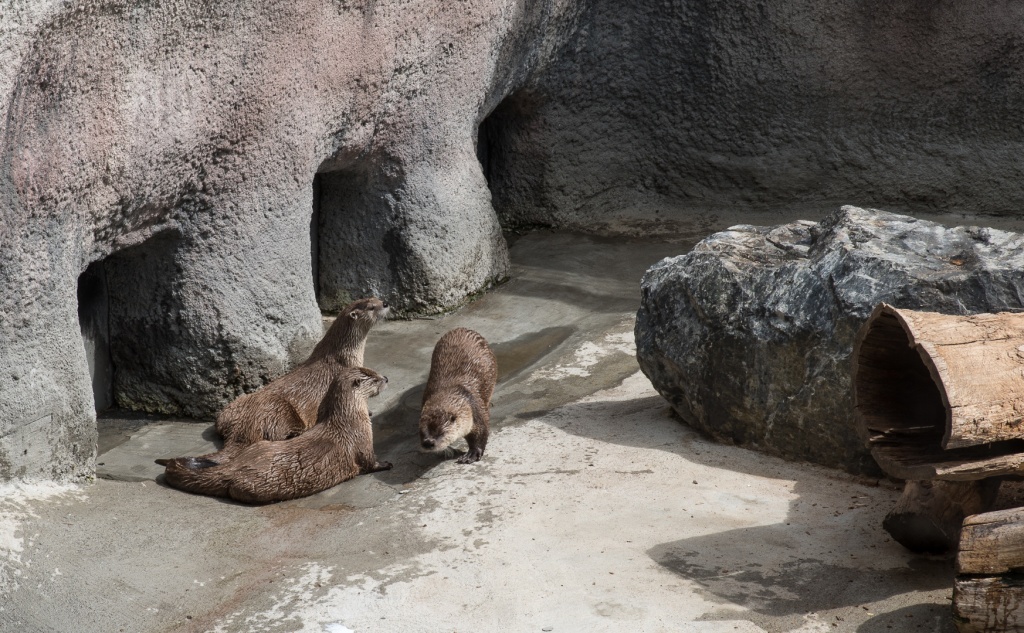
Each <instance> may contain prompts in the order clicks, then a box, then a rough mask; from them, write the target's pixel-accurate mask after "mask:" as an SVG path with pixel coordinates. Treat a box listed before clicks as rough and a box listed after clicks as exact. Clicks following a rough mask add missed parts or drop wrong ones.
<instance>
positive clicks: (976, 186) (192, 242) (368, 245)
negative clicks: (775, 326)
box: [0, 0, 1024, 479]
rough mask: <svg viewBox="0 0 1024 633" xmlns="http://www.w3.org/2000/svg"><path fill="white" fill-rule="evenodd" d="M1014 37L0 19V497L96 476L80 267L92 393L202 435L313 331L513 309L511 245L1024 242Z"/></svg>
mask: <svg viewBox="0 0 1024 633" xmlns="http://www.w3.org/2000/svg"><path fill="white" fill-rule="evenodd" d="M1021 33H1024V7H1021V6H1019V5H1017V4H1016V3H1013V2H1010V1H1009V0H1003V1H1001V2H993V1H989V2H982V3H974V4H970V5H968V4H965V3H921V2H918V1H916V0H915V1H911V0H902V1H897V2H882V1H881V0H873V1H870V2H850V3H838V4H837V3H813V2H808V1H807V0H782V1H780V2H775V3H767V2H743V3H709V2H663V3H656V4H655V3H622V2H612V1H611V0H467V1H466V2H458V3H456V2H439V1H436V0H434V1H431V0H296V1H290V2H283V1H276V2H275V1H272V0H241V1H230V2H229V1H226V0H171V1H168V2H143V1H142V0H84V1H76V2H71V1H66V0H65V1H61V0H0V112H2V113H3V115H4V118H3V119H2V120H3V123H2V124H0V125H2V128H0V131H2V138H0V288H2V290H3V292H0V479H6V478H12V477H18V478H34V477H47V478H59V479H60V478H75V477H79V476H84V475H88V474H89V473H91V472H92V470H93V468H92V458H91V455H92V453H93V450H94V449H93V447H94V445H95V429H94V426H95V422H94V416H93V412H92V411H93V406H94V401H93V392H94V389H93V385H91V384H90V377H89V374H88V367H89V366H90V362H92V366H93V367H98V366H102V363H100V364H97V363H96V362H93V361H90V358H91V357H90V356H87V353H86V351H83V343H82V334H81V326H80V324H79V315H78V310H77V307H76V301H75V298H76V284H77V281H78V278H79V275H80V274H81V273H82V272H83V271H85V270H86V269H87V268H88V267H89V266H90V265H92V266H99V267H101V268H102V270H103V273H102V275H103V277H104V278H105V279H106V282H107V286H106V296H107V301H108V303H109V306H108V307H107V310H106V312H107V322H108V329H107V331H106V332H103V331H100V330H101V329H102V328H100V330H96V329H95V328H93V329H90V330H89V332H87V335H88V336H92V337H93V340H95V341H107V342H109V356H110V359H111V362H112V367H113V374H112V383H113V384H112V385H110V386H109V387H108V386H104V385H98V386H97V393H98V392H99V391H104V390H106V389H108V388H109V389H110V391H111V393H112V395H113V398H114V399H115V401H116V402H117V403H118V404H119V405H121V406H125V407H131V408H137V409H144V410H148V411H161V412H172V413H180V414H187V415H196V416H209V415H211V414H212V413H213V412H214V411H216V410H217V409H218V408H219V407H220V406H221V405H223V403H225V402H227V401H228V400H230V399H231V398H232V397H234V396H236V395H237V394H239V393H241V392H243V391H247V390H251V389H254V388H256V387H257V386H259V385H260V384H263V383H264V382H265V381H266V380H268V379H270V378H273V377H274V376H276V375H278V374H280V373H281V372H282V371H284V370H285V369H286V368H287V367H288V366H289V365H290V364H291V363H292V362H294V361H295V360H296V359H298V358H301V357H302V356H303V355H304V354H305V352H306V351H307V350H308V349H309V348H310V346H311V345H312V343H313V342H314V341H315V339H316V338H317V337H318V336H319V334H320V331H321V330H320V321H319V318H318V316H319V315H318V310H317V308H318V307H320V308H323V309H326V310H335V309H337V308H338V307H340V306H341V305H342V304H344V303H345V301H346V300H347V299H349V298H352V297H355V296H361V295H366V294H378V295H381V296H383V297H385V298H386V299H387V300H388V301H389V302H390V303H392V304H393V305H395V306H396V309H397V311H398V312H401V313H405V314H413V313H430V312H437V311H440V310H445V309H450V308H452V307H454V306H456V305H458V304H460V303H461V302H463V301H464V300H465V299H466V297H467V296H470V295H472V294H473V293H475V292H477V291H479V290H481V289H484V288H487V287H488V286H489V285H491V284H493V283H494V282H495V281H497V280H500V279H502V278H504V277H505V276H506V275H507V274H508V259H507V253H506V246H505V243H504V241H503V240H502V236H501V230H500V228H501V226H500V224H504V225H505V227H506V228H509V227H524V226H535V225H544V226H558V227H565V228H575V229H585V230H588V231H627V232H630V231H632V232H637V231H643V232H649V231H654V230H659V231H677V232H678V231H688V232H691V233H692V232H696V231H705V232H706V228H707V227H709V226H712V225H715V223H716V222H717V221H718V220H717V219H716V218H719V217H721V214H723V213H725V212H726V211H728V212H735V211H737V210H740V211H747V210H765V209H769V210H771V209H774V210H778V209H780V208H785V209H790V210H792V209H798V210H799V209H802V208H807V209H821V208H831V206H837V205H838V204H840V203H847V202H858V203H861V204H871V205H886V206H890V207H894V208H897V209H914V210H920V209H925V210H928V209H934V210H944V211H949V210H955V211H956V212H959V213H968V214H971V213H1016V210H1017V209H1018V208H1019V207H1020V204H1021V202H1022V201H1024V196H1022V195H1021V193H1022V192H1021V183H1024V178H1022V175H1024V174H1022V171H1024V167H1022V166H1021V162H1020V161H1019V160H1018V157H1019V155H1020V154H1021V149H1022V148H1021V140H1020V139H1021V138H1022V131H1024V125H1022V117H1024V107H1021V106H1022V105H1024V90H1022V81H1024V72H1022V70H1024V56H1022V54H1021V52H1020V50H1019V47H1018V46H1017V42H1018V40H1019V37H1020V34H1021ZM833 201H834V203H835V204H833ZM830 205H831V206H830ZM318 301H319V306H318V304H317V302H318ZM97 310H98V311H97V312H95V313H92V316H90V317H89V318H83V319H82V320H83V321H90V323H94V324H98V325H102V322H103V320H102V319H101V318H99V317H98V316H97V315H98V314H100V313H102V311H103V310H102V306H99V307H97ZM88 353H89V354H99V353H104V351H103V350H102V349H101V348H100V346H97V345H90V347H89V352H88ZM93 360H95V359H93ZM29 446H30V447H31V450H29V449H28V448H25V447H29ZM32 455H35V456H36V457H31V456H32Z"/></svg>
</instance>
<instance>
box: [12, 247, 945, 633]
mask: <svg viewBox="0 0 1024 633" xmlns="http://www.w3.org/2000/svg"><path fill="white" fill-rule="evenodd" d="M691 243H692V242H680V241H677V242H674V243H673V242H671V241H655V240H641V239H636V240H623V239H617V240H604V239H599V238H592V237H581V236H574V235H565V234H554V233H534V234H531V235H528V236H525V237H522V238H521V239H519V240H518V241H517V242H516V243H515V244H514V245H513V248H512V256H513V261H514V264H515V274H514V277H513V280H512V281H510V282H508V283H507V284H505V285H504V286H502V287H500V288H498V289H496V290H495V291H493V292H490V293H488V294H487V295H486V296H484V297H483V298H481V299H479V300H478V301H476V302H474V303H473V304H471V305H469V306H467V307H465V308H464V309H462V310H461V311H459V312H458V313H456V314H454V315H450V316H447V317H444V318H440V319H435V320H417V321H411V322H409V321H407V322H401V321H393V322H388V323H386V324H383V325H381V326H378V327H377V328H376V329H375V330H374V331H373V332H372V333H371V335H370V341H369V345H368V348H367V353H366V359H367V364H368V365H369V366H370V367H373V368H375V369H377V370H378V371H381V372H382V373H384V374H386V375H388V376H389V378H390V387H389V389H388V390H387V391H385V392H384V393H383V394H382V395H381V396H379V397H378V398H376V399H375V400H373V401H371V409H372V410H373V411H375V412H377V413H378V415H377V416H375V421H376V431H375V432H376V436H375V439H376V445H377V454H378V457H379V458H381V459H385V460H390V461H392V462H394V464H395V468H394V470H392V471H389V472H384V473H378V474H374V475H369V476H362V477H358V478H356V479H354V480H351V481H349V482H346V483H344V484H342V485H340V486H337V487H336V488H333V489H331V490H328V491H326V492H324V493H321V494H319V495H315V496H313V497H309V498H306V499H300V500H295V501H291V502H285V503H281V504H276V505H269V506H263V507H248V506H243V505H239V504H234V503H229V502H225V501H222V500H218V499H211V498H205V497H198V496H192V495H188V494H185V493H182V492H179V491H176V490H173V489H170V488H167V487H165V486H163V485H161V484H160V483H159V482H158V481H155V480H154V478H155V477H156V476H157V475H158V474H159V473H160V472H162V469H161V468H159V467H157V466H156V465H155V464H153V461H152V460H153V459H154V458H157V457H167V456H173V455H181V454H196V453H200V452H204V451H208V450H210V449H211V448H213V446H214V444H213V440H214V434H213V433H212V430H211V427H210V424H209V423H208V422H190V421H173V420H153V419H149V418H145V417H142V416H136V417H128V416H124V417H117V416H107V417H106V418H105V419H104V420H102V421H101V443H100V453H101V454H100V457H99V459H98V461H99V462H100V463H101V466H100V467H99V468H100V471H99V477H100V478H99V479H97V481H96V482H95V483H94V484H92V485H87V486H78V487H75V486H56V485H11V484H8V485H6V486H5V487H2V488H0V631H4V632H7V631H19V632H33V633H34V632H43V631H60V632H66V631H75V632H81V633H89V632H98V633H99V632H102V633H109V632H121V631H125V632H180V633H198V632H201V631H217V632H225V633H226V632H234V631H240V632H241V631H246V632H248V631H267V632H271V631H275V632H276V631H303V632H315V633H343V632H346V631H358V632H359V633H370V632H375V631H396V632H398V631H401V632H416V631H424V632H426V631H431V632H433V631H462V632H477V631H502V632H504V631H556V632H559V631H700V632H708V633H718V632H739V633H746V632H752V631H762V630H764V631H772V632H774V631H860V632H864V633H875V632H889V631H929V632H934V631H940V632H948V631H953V630H954V629H953V627H952V624H951V621H950V597H951V587H952V577H953V571H952V565H951V563H950V561H948V560H943V559H932V558H925V557H919V556H915V555H912V554H910V553H908V552H906V551H904V550H903V549H902V548H901V547H900V546H898V545H896V544H895V543H893V542H891V541H890V540H889V539H888V538H887V537H886V535H885V533H884V532H883V531H882V529H881V521H882V517H883V516H884V514H885V513H886V512H887V511H888V510H889V508H890V507H891V506H892V504H893V503H894V501H895V499H896V496H897V492H896V488H895V487H894V486H893V485H892V484H890V483H887V482H877V481H864V480H856V479H854V478H852V477H849V476H846V475H844V474H842V473H838V472H835V471H830V470H826V469H822V468H818V467H814V466H809V465H803V464H794V463H787V462H783V461H780V460H777V459H774V458H769V457H765V456H762V455H759V454H757V453H753V452H750V451H747V450H743V449H739V448H736V447H730V446H721V445H717V444H714V443H711V442H709V441H707V440H705V439H703V438H702V437H700V436H699V435H698V434H696V433H695V432H693V431H691V430H689V429H688V428H687V427H685V426H683V425H682V424H681V423H679V422H678V421H676V420H675V419H673V418H672V417H671V416H670V414H669V408H668V407H667V405H666V404H665V402H664V401H663V400H662V399H661V398H659V397H658V396H657V394H656V393H655V392H654V391H653V389H652V388H651V386H650V384H649V383H648V382H647V380H646V379H645V378H644V377H643V375H642V374H640V373H638V370H637V365H636V360H635V358H634V355H633V343H632V340H633V334H632V328H633V318H634V314H635V311H636V308H637V305H638V294H639V279H640V277H641V275H642V274H643V271H644V270H645V269H646V268H647V267H648V266H649V265H651V264H653V263H654V262H655V261H657V260H658V259H660V258H661V257H663V256H667V255H676V254H679V253H681V252H684V251H685V250H686V249H687V248H688V247H689V245H690V244H691ZM456 326H467V327H471V328H474V329H477V330H479V331H480V332H481V333H483V334H484V335H485V336H487V337H488V339H489V340H491V341H492V343H493V344H494V347H495V350H496V352H497V355H498V359H499V365H500V366H501V370H502V382H500V383H499V386H498V389H497V392H496V395H495V404H494V410H493V414H492V416H493V417H492V419H493V422H492V434H491V440H490V444H489V445H488V447H487V453H486V454H485V456H484V459H483V461H481V462H480V463H478V464H474V465H468V466H463V465H458V464H456V463H454V460H450V459H449V460H444V459H440V458H437V457H434V456H430V455H424V454H421V453H419V452H418V451H417V449H416V441H415V428H416V419H417V408H418V405H419V398H420V393H421V390H422V386H423V383H424V382H425V378H426V373H427V370H428V366H429V356H430V352H431V349H432V347H433V344H434V342H435V341H436V340H437V338H438V337H439V336H440V334H442V333H443V332H445V331H447V330H448V329H450V328H452V327H456Z"/></svg>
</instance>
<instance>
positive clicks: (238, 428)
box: [216, 297, 388, 448]
mask: <svg viewBox="0 0 1024 633" xmlns="http://www.w3.org/2000/svg"><path fill="white" fill-rule="evenodd" d="M387 312H388V305H387V304H386V303H384V302H383V301H381V300H380V299H377V298H376V297H371V298H368V299H359V300H357V301H354V302H352V303H350V304H349V305H347V306H345V308H344V309H343V310H342V311H341V312H340V313H339V314H338V318H337V319H335V321H334V323H333V324H331V327H330V328H329V329H328V330H327V333H326V334H324V337H323V339H321V340H320V342H319V343H318V344H317V346H316V347H315V348H313V352H312V353H311V354H310V355H309V358H308V359H306V360H305V361H304V362H303V363H302V364H300V365H299V366H297V367H296V368H295V369H293V370H292V371H291V372H289V373H287V374H285V375H284V376H281V377H280V378H278V379H277V380H274V381H273V382H271V383H270V384H268V385H266V386H264V387H262V388H261V389H259V390H257V391H255V392H253V393H247V394H244V395H242V396H239V397H238V398H236V399H235V400H234V401H233V402H232V403H231V404H229V405H228V406H226V407H224V409H223V410H222V411H221V412H220V415H218V416H217V424H216V428H217V432H218V433H220V434H221V437H223V438H224V445H225V447H226V448H227V447H230V446H233V445H240V446H245V445H248V444H252V443H253V442H258V441H260V440H284V439H288V438H290V437H295V436H297V435H300V434H301V433H303V432H304V431H305V430H306V429H308V428H310V427H312V426H313V424H315V423H316V420H317V408H318V407H319V406H320V401H321V400H323V398H324V395H325V394H326V393H327V388H328V387H330V385H331V382H332V381H333V380H334V378H335V377H336V376H337V375H338V374H339V372H340V371H341V370H342V369H344V368H346V367H361V366H362V365H363V351H364V350H365V348H366V335H367V334H368V333H369V331H370V328H371V327H373V325H374V324H376V323H377V322H378V321H380V320H382V319H384V318H385V317H386V316H387Z"/></svg>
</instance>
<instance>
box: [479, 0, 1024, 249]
mask: <svg viewBox="0 0 1024 633" xmlns="http://www.w3.org/2000/svg"><path fill="white" fill-rule="evenodd" d="M1022 38H1024V5H1021V4H1019V3H1015V2H1012V1H1011V0H985V1H982V2H973V3H965V2H921V1H919V0H894V1H889V0H856V1H844V2H825V3H823V2H813V1H811V0H780V1H777V2H767V1H750V2H708V1H706V0H670V1H666V2H625V3H624V2H617V1H614V0H592V1H590V2H588V3H587V10H586V13H585V15H584V17H583V18H582V20H581V28H580V30H579V31H578V32H577V35H576V36H575V37H574V39H573V40H572V41H571V42H570V44H569V45H568V46H567V47H566V52H565V54H564V55H563V56H561V57H560V58H559V59H558V61H557V63H556V64H555V65H554V66H552V67H551V68H550V69H549V70H548V71H546V72H545V73H543V74H539V75H537V76H536V77H535V78H534V80H533V81H531V82H530V83H528V84H527V85H526V86H525V88H524V90H522V91H520V92H518V93H517V94H516V95H513V98H512V99H510V100H509V102H508V103H507V104H506V105H505V106H504V107H503V108H501V109H499V110H498V111H497V112H496V113H495V115H494V120H493V121H490V122H489V123H491V128H492V137H493V142H492V146H493V147H494V148H495V151H493V152H492V154H493V156H494V158H493V159H492V161H491V173H492V174H493V178H492V190H493V192H494V198H495V206H496V208H497V209H498V211H499V214H500V215H501V217H502V221H503V222H505V223H506V224H509V225H522V226H527V227H528V226H536V225H545V226H550V225H555V226H564V227H572V228H577V229H584V230H591V231H593V230H602V231H610V232H615V231H623V230H625V231H633V232H636V231H643V232H649V231H652V230H671V231H678V230H692V229H694V228H696V229H698V230H701V231H703V234H705V235H706V234H707V233H708V232H709V231H707V230H706V228H705V227H706V226H707V225H714V224H717V225H718V226H719V227H721V226H722V224H721V223H720V222H718V221H716V217H717V218H722V217H724V216H729V215H735V213H736V212H737V211H742V210H748V211H757V212H765V211H778V210H780V209H784V210H786V211H796V212H799V213H801V214H804V215H806V216H810V219H820V218H821V214H822V212H823V210H824V211H828V210H831V209H835V208H838V207H839V206H841V205H843V204H858V205H861V206H874V207H877V208H885V209H889V210H892V211H899V212H922V211H923V212H931V211H941V212H951V213H955V214H959V215H966V216H968V217H970V216H972V215H973V216H977V215H987V214H1011V215H1014V214H1018V213H1019V212H1020V209H1021V208H1022V206H1024V189H1022V183H1024V178H1022V176H1024V163H1022V162H1021V161H1020V160H1018V156H1019V155H1020V153H1021V151H1022V149H1024V146H1022V140H1024V47H1022V46H1021V42H1022ZM760 215H761V216H762V217H761V218H760V219H759V218H756V217H753V218H749V217H748V218H747V219H746V221H751V222H758V223H765V224H770V223H774V222H776V221H778V220H777V219H775V218H772V217H770V216H771V214H767V213H761V214H760ZM790 215H791V214H790ZM727 221H728V222H730V223H734V222H737V221H742V219H741V218H730V219H729V220H727Z"/></svg>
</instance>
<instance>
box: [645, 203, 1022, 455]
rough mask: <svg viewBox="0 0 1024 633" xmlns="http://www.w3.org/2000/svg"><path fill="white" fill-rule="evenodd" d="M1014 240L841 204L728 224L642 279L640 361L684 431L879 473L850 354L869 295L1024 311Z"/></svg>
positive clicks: (949, 308)
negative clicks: (784, 220)
mask: <svg viewBox="0 0 1024 633" xmlns="http://www.w3.org/2000/svg"><path fill="white" fill-rule="evenodd" d="M1021 270H1024V235H1019V234H1015V233H1008V232H1004V231H998V230H995V229H990V228H978V227H957V228H946V227H943V226H941V225H939V224H935V223H933V222H928V221H924V220H919V219H915V218H913V217H908V216H903V215H895V214H892V213H886V212H883V211H873V210H864V209H859V208H856V207H849V206H847V207H843V208H842V209H841V210H840V211H838V212H836V213H833V214H831V215H830V216H828V217H827V218H826V219H825V220H823V221H822V222H821V223H819V224H816V223H813V222H808V221H800V222H794V223H790V224H785V225H782V226H777V227H755V226H747V225H743V226H735V227H732V228H731V229H729V230H727V231H724V232H721V233H716V234H714V235H712V236H710V237H708V238H707V239H705V240H703V241H702V242H700V243H699V244H698V245H697V246H696V247H695V248H694V249H693V251H692V252H690V253H688V254H686V255H682V256H679V257H674V258H669V259H665V260H662V261H661V262H660V263H658V264H656V265H655V266H653V267H652V268H651V269H650V270H648V272H647V274H646V275H645V276H644V280H643V286H642V287H643V291H642V297H643V298H642V305H641V308H640V311H639V312H638V314H637V325H636V341H637V358H638V359H639V361H640V366H641V368H642V369H643V371H644V373H645V374H646V375H647V376H648V377H649V378H650V379H651V382H652V383H653V384H654V386H655V388H657V390H658V391H659V393H661V394H662V395H663V396H664V397H665V398H666V399H668V401H669V402H670V403H671V404H672V407H673V409H674V410H675V411H676V412H677V413H678V414H679V415H680V417H681V418H682V419H683V420H685V421H686V422H687V423H688V424H690V425H691V426H693V427H695V428H698V429H700V430H702V431H705V432H707V433H709V434H710V435H712V436H714V437H716V438H719V439H722V440H725V441H730V442H735V443H737V444H740V445H744V446H749V447H752V448H756V449H759V450H763V451H766V452H769V453H772V454H776V455H780V456H783V457H786V458H790V459H801V460H808V461H813V462H817V463H820V464H825V465H828V466H835V467H839V468H844V469H846V470H848V471H851V472H855V473H873V472H877V466H875V464H874V462H873V460H872V459H871V456H870V454H869V453H868V451H867V449H866V447H865V441H864V438H861V437H860V436H859V435H858V433H857V431H856V427H855V424H854V418H853V400H852V387H851V371H852V364H851V362H852V361H851V353H852V349H853V340H854V336H855V335H856V333H857V331H858V329H859V328H860V326H861V325H862V324H863V322H864V321H865V320H866V319H867V317H868V316H869V315H870V313H871V310H872V309H873V308H874V306H875V305H876V304H878V303H879V302H882V301H884V302H886V303H889V304H891V305H894V306H898V307H901V308H908V309H917V310H928V311H933V312H941V313H946V314H971V313H978V312H1001V311H1014V310H1020V309H1024V280H1022V278H1021V274H1020V271H1021Z"/></svg>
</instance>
